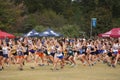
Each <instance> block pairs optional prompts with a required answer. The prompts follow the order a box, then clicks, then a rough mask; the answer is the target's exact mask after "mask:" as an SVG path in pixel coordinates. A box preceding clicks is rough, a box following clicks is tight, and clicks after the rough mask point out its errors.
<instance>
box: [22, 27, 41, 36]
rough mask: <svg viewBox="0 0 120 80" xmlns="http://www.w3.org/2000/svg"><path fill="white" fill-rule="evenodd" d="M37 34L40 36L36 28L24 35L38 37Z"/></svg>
mask: <svg viewBox="0 0 120 80" xmlns="http://www.w3.org/2000/svg"><path fill="white" fill-rule="evenodd" d="M36 36H39V33H38V32H37V31H35V30H34V29H33V30H31V31H30V32H28V33H27V34H25V35H24V37H36Z"/></svg>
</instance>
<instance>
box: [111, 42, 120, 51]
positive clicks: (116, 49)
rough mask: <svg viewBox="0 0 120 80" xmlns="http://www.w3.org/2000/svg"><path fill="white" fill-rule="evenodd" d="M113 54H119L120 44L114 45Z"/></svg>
mask: <svg viewBox="0 0 120 80" xmlns="http://www.w3.org/2000/svg"><path fill="white" fill-rule="evenodd" d="M112 49H113V52H118V49H119V45H118V44H113V47H112Z"/></svg>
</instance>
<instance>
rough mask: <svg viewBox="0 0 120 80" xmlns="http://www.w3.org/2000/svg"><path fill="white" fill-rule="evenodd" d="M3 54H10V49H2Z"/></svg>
mask: <svg viewBox="0 0 120 80" xmlns="http://www.w3.org/2000/svg"><path fill="white" fill-rule="evenodd" d="M2 51H3V54H8V47H7V46H6V47H2Z"/></svg>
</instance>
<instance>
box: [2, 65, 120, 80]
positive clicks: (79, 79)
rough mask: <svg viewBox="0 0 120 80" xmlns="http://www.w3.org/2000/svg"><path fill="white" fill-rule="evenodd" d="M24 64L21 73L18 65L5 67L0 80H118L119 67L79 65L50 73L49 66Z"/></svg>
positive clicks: (119, 74)
mask: <svg viewBox="0 0 120 80" xmlns="http://www.w3.org/2000/svg"><path fill="white" fill-rule="evenodd" d="M30 65H32V64H30V63H29V64H26V65H25V66H24V70H23V71H19V70H18V69H17V67H18V65H12V66H10V67H5V69H4V70H3V71H0V80H120V65H117V67H116V68H112V67H108V66H107V65H106V64H102V63H98V64H96V65H95V66H93V67H88V66H83V65H81V64H80V63H79V64H78V65H77V66H76V67H74V68H72V67H70V65H66V66H65V67H64V69H62V70H58V71H51V70H50V68H51V67H52V65H50V66H44V67H40V66H38V67H36V68H35V69H34V70H31V69H30Z"/></svg>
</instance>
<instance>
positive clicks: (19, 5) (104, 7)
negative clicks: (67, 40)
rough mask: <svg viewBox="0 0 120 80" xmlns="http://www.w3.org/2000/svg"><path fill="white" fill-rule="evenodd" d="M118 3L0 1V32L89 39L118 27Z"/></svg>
mask: <svg viewBox="0 0 120 80" xmlns="http://www.w3.org/2000/svg"><path fill="white" fill-rule="evenodd" d="M119 8H120V1H119V0H114V1H113V0H0V29H1V30H4V31H7V32H10V33H16V34H19V33H26V32H28V31H30V30H32V29H35V30H37V31H39V32H41V31H43V30H45V29H47V28H51V29H53V30H55V31H58V32H60V33H62V34H64V35H65V36H70V37H78V36H80V35H81V36H82V35H83V33H84V34H85V35H87V36H89V34H90V25H91V18H97V25H96V27H95V28H93V35H97V34H99V33H103V32H105V31H107V30H110V29H111V28H113V27H119V25H120V15H119V14H120V9H119Z"/></svg>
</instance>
